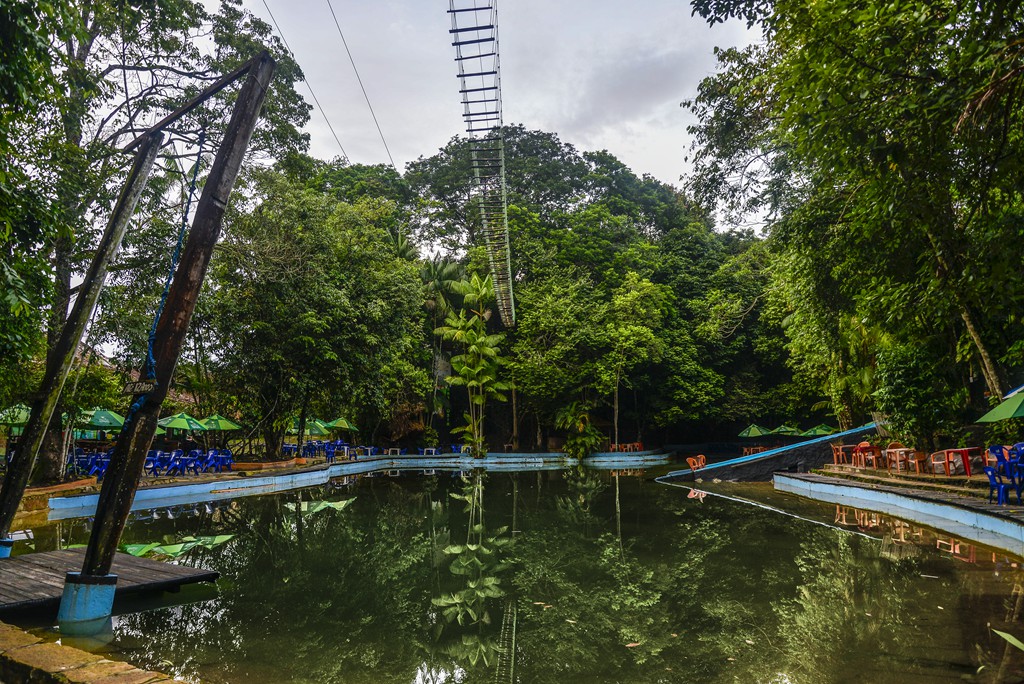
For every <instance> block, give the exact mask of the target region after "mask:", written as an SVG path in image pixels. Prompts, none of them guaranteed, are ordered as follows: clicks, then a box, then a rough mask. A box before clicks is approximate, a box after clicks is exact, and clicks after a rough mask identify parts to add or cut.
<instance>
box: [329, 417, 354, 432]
mask: <svg viewBox="0 0 1024 684" xmlns="http://www.w3.org/2000/svg"><path fill="white" fill-rule="evenodd" d="M327 427H329V428H331V429H332V430H350V431H352V432H359V428H357V427H356V426H355V424H354V423H352V422H351V421H350V420H348V419H346V418H338V419H337V420H332V421H331V422H330V423H327Z"/></svg>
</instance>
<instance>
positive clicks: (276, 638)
mask: <svg viewBox="0 0 1024 684" xmlns="http://www.w3.org/2000/svg"><path fill="white" fill-rule="evenodd" d="M373 489H374V491H373V492H372V494H378V495H379V494H380V492H379V491H376V490H377V489H378V488H377V487H374V488H373ZM383 489H384V490H385V491H384V492H383V494H384V496H383V497H382V501H381V503H380V505H373V503H372V502H371V501H367V502H366V505H360V504H363V503H364V502H362V501H359V500H357V501H356V503H355V504H354V505H353V506H350V507H349V508H348V509H346V510H345V511H343V512H336V511H326V512H322V513H318V514H316V515H311V516H308V517H305V518H303V519H302V523H301V524H302V530H303V532H302V534H303V544H301V545H300V544H298V543H297V532H298V529H297V525H296V522H295V518H294V515H295V514H294V513H293V512H292V511H288V510H287V509H285V508H284V506H283V504H284V503H285V502H286V499H285V497H268V498H265V499H251V500H246V501H245V502H244V503H243V505H242V507H241V510H242V511H244V513H243V515H242V516H241V517H240V519H239V520H237V521H236V523H235V525H236V526H237V527H238V528H239V531H240V532H247V533H245V534H239V536H238V537H237V538H236V539H235V540H233V541H232V542H231V543H230V544H228V545H226V546H227V548H226V549H225V550H224V552H223V553H220V554H211V557H210V558H208V559H206V560H205V561H203V564H205V565H207V566H208V567H214V568H215V569H217V570H219V571H220V572H221V573H222V579H221V585H222V586H221V597H220V598H219V599H217V600H216V601H212V602H209V603H206V604H198V605H188V606H184V607H181V608H175V609H173V610H171V611H154V612H150V613H139V614H135V615H131V616H126V617H125V618H123V620H122V622H123V624H122V625H120V626H119V627H118V634H119V635H120V634H122V633H132V634H135V635H145V637H144V638H141V639H140V640H139V641H138V642H136V643H135V644H132V645H131V646H134V647H135V648H137V649H139V650H137V651H135V652H134V654H132V653H129V654H127V655H129V656H130V657H132V659H133V660H134V661H135V662H141V663H145V664H148V665H150V666H153V667H157V666H158V665H160V664H161V663H162V662H163V661H170V662H173V663H175V664H176V665H177V667H176V668H175V670H176V674H179V675H184V676H187V677H190V678H196V679H202V680H203V681H204V682H217V681H242V680H244V679H250V678H251V679H254V680H255V681H310V682H313V681H316V682H332V681H346V682H360V681H365V682H380V681H393V680H398V679H403V678H407V677H408V675H409V673H410V672H415V670H416V668H417V667H418V666H419V665H420V663H421V662H422V661H423V654H424V652H425V647H424V645H425V642H426V640H425V639H424V638H423V637H424V635H425V634H426V633H427V627H428V625H427V621H426V611H425V610H424V607H423V603H424V599H425V597H426V596H427V595H428V593H429V589H428V587H429V585H430V582H431V571H430V563H429V562H428V559H429V556H430V542H429V538H428V535H427V533H426V532H425V531H424V529H423V511H422V509H419V508H417V507H414V506H410V505H409V502H410V501H411V499H408V498H406V497H404V496H403V495H402V493H401V492H398V493H397V495H395V496H391V495H392V494H393V492H392V491H391V490H392V489H393V488H392V487H389V486H385V487H383ZM321 498H322V497H321ZM226 653H230V654H231V655H230V656H229V657H225V656H224V654H226ZM225 661H227V662H225ZM164 666H165V668H166V664H165V665H164Z"/></svg>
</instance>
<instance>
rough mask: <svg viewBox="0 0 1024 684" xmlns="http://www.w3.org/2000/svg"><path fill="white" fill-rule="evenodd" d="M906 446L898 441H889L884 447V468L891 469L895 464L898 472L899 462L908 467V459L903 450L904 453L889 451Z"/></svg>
mask: <svg viewBox="0 0 1024 684" xmlns="http://www.w3.org/2000/svg"><path fill="white" fill-rule="evenodd" d="M906 448H907V447H905V446H904V445H903V444H902V443H900V442H889V445H888V446H887V447H885V468H886V470H889V471H891V470H892V467H893V466H894V465H895V466H896V472H897V473H898V472H900V465H901V464H902V465H903V466H905V467H908V468H909V467H910V464H909V462H908V459H907V454H906V453H905V452H904V453H899V452H897V453H890V452H892V451H895V450H896V449H906Z"/></svg>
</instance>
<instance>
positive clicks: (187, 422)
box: [157, 413, 206, 431]
mask: <svg viewBox="0 0 1024 684" xmlns="http://www.w3.org/2000/svg"><path fill="white" fill-rule="evenodd" d="M157 424H158V425H160V427H164V428H172V429H174V430H198V431H202V430H206V426H205V425H203V424H202V423H201V422H199V420H197V419H196V418H193V417H192V416H190V415H188V414H187V413H175V414H174V415H173V416H167V417H166V418H161V419H160V420H158V421H157Z"/></svg>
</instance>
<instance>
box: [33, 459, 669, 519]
mask: <svg viewBox="0 0 1024 684" xmlns="http://www.w3.org/2000/svg"><path fill="white" fill-rule="evenodd" d="M671 456H672V454H671V452H660V451H653V450H652V451H642V452H632V453H624V454H623V453H616V454H594V456H592V457H588V458H586V459H584V460H583V465H585V466H590V467H596V468H600V469H611V468H635V467H638V466H649V465H661V464H664V463H667V462H668V460H669V459H670V458H671ZM579 464H580V460H579V459H576V458H570V457H568V456H566V455H565V454H563V453H557V452H556V453H539V454H528V453H503V454H500V455H499V454H491V455H489V456H488V457H487V458H482V459H475V458H473V457H471V456H458V455H457V456H438V457H432V456H379V457H371V458H364V459H360V460H357V461H343V462H341V463H333V464H329V465H328V464H324V465H320V466H313V467H306V468H303V469H301V470H297V471H292V472H280V473H265V474H264V473H262V472H261V473H260V474H259V475H252V476H246V477H237V476H236V477H232V478H225V479H217V480H204V481H201V482H177V483H174V484H168V485H165V486H159V485H158V486H147V487H140V488H139V490H138V491H137V492H136V494H135V500H134V501H133V502H132V510H133V511H138V510H146V509H151V508H163V507H166V506H176V505H189V504H197V503H203V502H212V501H223V500H225V499H233V498H239V497H246V496H258V495H261V494H273V493H275V492H283V491H289V490H293V489H302V488H304V487H316V486H319V485H324V484H326V483H327V482H328V481H329V480H332V479H334V478H339V477H345V476H346V475H366V474H370V473H377V472H392V471H397V472H402V471H422V470H434V471H447V472H459V471H469V470H474V469H477V468H482V469H484V470H488V471H491V472H502V471H513V470H522V469H530V470H555V469H562V468H566V467H569V466H574V465H579ZM98 501H99V494H82V495H76V496H62V497H53V498H51V499H50V501H49V513H48V516H47V519H48V520H50V521H54V520H66V519H69V518H81V517H87V516H90V515H92V514H93V512H94V511H95V510H96V504H97V502H98Z"/></svg>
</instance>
